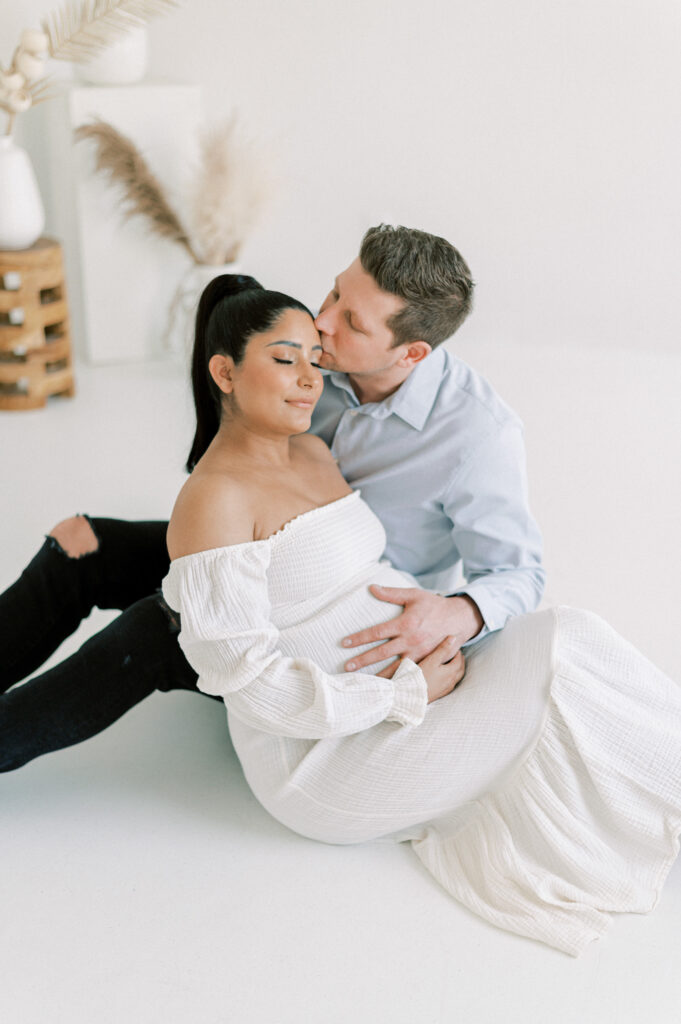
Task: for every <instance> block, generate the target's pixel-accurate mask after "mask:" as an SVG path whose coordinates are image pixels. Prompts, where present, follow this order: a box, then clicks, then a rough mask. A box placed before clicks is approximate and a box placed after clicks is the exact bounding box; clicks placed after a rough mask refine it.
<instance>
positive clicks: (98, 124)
mask: <svg viewBox="0 0 681 1024" xmlns="http://www.w3.org/2000/svg"><path fill="white" fill-rule="evenodd" d="M75 137H76V140H78V141H81V140H83V139H89V140H90V141H91V142H94V144H95V168H96V170H97V171H100V172H102V173H104V174H105V175H107V176H108V179H109V182H110V183H111V184H112V185H118V186H119V187H120V190H121V192H122V197H123V207H122V212H123V216H124V217H125V218H126V219H129V218H130V217H136V216H137V217H143V218H144V219H145V220H147V221H148V222H149V225H150V226H151V228H152V230H153V231H154V233H155V234H157V235H160V236H161V237H162V238H168V239H170V241H172V242H177V244H178V245H181V246H182V248H183V249H185V250H186V252H187V253H188V254H189V256H190V257H191V258H192V260H196V256H195V254H194V249H193V247H192V244H191V242H190V239H189V236H188V235H187V233H186V231H185V230H184V228H183V227H182V224H181V223H180V221H179V219H178V217H177V215H176V214H175V212H174V211H173V209H172V207H171V206H170V204H169V202H168V200H167V198H166V195H165V193H164V191H163V187H162V185H161V184H160V182H159V181H158V179H157V178H156V176H155V175H154V174H153V173H152V171H151V169H150V168H149V165H148V164H147V162H146V160H145V159H144V157H143V156H142V154H141V153H140V151H139V150H138V149H137V147H136V146H135V145H134V143H133V142H131V140H130V139H128V138H127V137H126V136H125V135H123V134H122V133H121V132H119V131H117V130H116V129H115V128H113V127H112V125H110V124H107V123H106V121H94V122H92V123H91V124H84V125H81V126H80V127H79V128H76V131H75Z"/></svg>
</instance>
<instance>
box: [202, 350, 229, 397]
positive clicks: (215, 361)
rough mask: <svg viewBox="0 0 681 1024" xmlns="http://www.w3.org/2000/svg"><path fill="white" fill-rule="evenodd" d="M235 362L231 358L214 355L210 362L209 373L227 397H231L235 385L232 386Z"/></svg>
mask: <svg viewBox="0 0 681 1024" xmlns="http://www.w3.org/2000/svg"><path fill="white" fill-rule="evenodd" d="M233 369H234V360H233V359H232V357H231V356H226V355H220V354H218V355H214V356H211V357H210V359H209V360H208V372H209V373H210V375H211V377H212V378H213V380H214V381H215V383H216V384H217V386H218V387H219V388H220V391H222V392H223V394H225V395H231V393H232V391H233V388H234V385H233V384H232V371H233Z"/></svg>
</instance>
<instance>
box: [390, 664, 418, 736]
mask: <svg viewBox="0 0 681 1024" xmlns="http://www.w3.org/2000/svg"><path fill="white" fill-rule="evenodd" d="M392 681H393V684H394V686H395V697H394V700H393V706H392V709H391V711H390V714H389V715H387V716H386V721H387V722H398V723H399V724H400V725H420V724H421V722H422V721H423V718H424V715H425V713H426V708H427V706H428V686H427V684H426V679H425V676H424V675H423V672H422V671H421V669H420V668H419V667H418V665H416V664H414V662H413V661H411V660H410V659H409V658H402V660H401V662H400V665H399V668H398V669H397V671H396V672H395V675H394V676H393V678H392Z"/></svg>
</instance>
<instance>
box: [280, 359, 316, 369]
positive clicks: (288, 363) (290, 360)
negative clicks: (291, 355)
mask: <svg viewBox="0 0 681 1024" xmlns="http://www.w3.org/2000/svg"><path fill="white" fill-rule="evenodd" d="M272 358H273V359H274V361H275V363H284V365H285V366H292V365H293V360H292V359H279V358H278V356H273V357H272ZM310 366H314V368H315V370H321V368H322V367H321V363H310Z"/></svg>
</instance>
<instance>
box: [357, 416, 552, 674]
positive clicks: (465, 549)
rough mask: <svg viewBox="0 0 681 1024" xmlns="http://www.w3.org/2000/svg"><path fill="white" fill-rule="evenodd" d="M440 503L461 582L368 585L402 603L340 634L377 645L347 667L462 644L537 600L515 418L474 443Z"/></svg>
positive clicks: (538, 583) (538, 578) (534, 542)
mask: <svg viewBox="0 0 681 1024" xmlns="http://www.w3.org/2000/svg"><path fill="white" fill-rule="evenodd" d="M443 510H444V512H445V513H446V515H447V516H448V518H449V519H450V521H451V523H452V544H453V546H454V548H455V549H456V552H457V553H458V555H459V556H460V558H461V560H462V563H463V571H464V576H465V579H466V583H465V584H464V585H463V586H462V587H461V589H460V591H459V592H458V593H457V594H455V595H449V596H447V597H443V596H440V595H437V594H432V593H429V592H428V591H419V590H413V589H398V588H372V593H373V594H374V596H375V597H377V598H379V599H380V600H384V601H391V602H393V603H396V604H400V605H403V606H404V609H405V610H404V612H403V614H402V615H400V616H398V617H397V618H395V619H392V620H390V622H387V623H382V624H381V625H380V626H376V627H372V628H371V629H368V630H364V631H362V632H361V633H356V634H354V635H353V636H351V637H348V638H346V640H345V641H344V646H347V647H354V646H359V645H360V644H366V643H378V644H379V646H378V647H376V648H373V649H372V650H369V651H366V652H365V653H364V654H362V655H359V656H358V657H356V658H351V659H350V661H349V662H346V669H347V670H348V671H353V670H355V671H356V670H357V669H359V668H363V667H364V666H366V665H370V664H374V663H375V662H377V661H379V660H381V659H382V658H386V657H391V656H398V657H399V656H402V657H404V656H407V657H410V658H412V659H413V660H418V658H419V657H424V656H425V654H427V653H429V652H430V651H431V650H432V649H433V648H434V647H435V646H436V645H437V644H438V643H439V642H440V641H441V640H442V637H443V636H446V635H456V636H457V638H458V639H459V640H460V646H464V645H465V644H467V643H469V642H470V641H472V640H479V639H481V638H482V637H483V636H485V635H486V634H487V633H489V632H491V631H493V630H496V629H501V627H502V626H503V625H504V624H505V622H506V621H507V619H508V618H509V617H510V616H511V615H520V614H522V613H524V612H527V611H532V610H533V609H534V608H536V606H537V604H538V603H539V600H540V598H541V595H542V592H543V588H544V579H545V573H544V570H543V568H542V567H541V535H540V533H539V530H538V528H537V525H536V523H535V521H534V519H533V518H532V515H531V514H530V511H529V507H528V502H527V479H526V469H525V449H524V443H523V437H522V428H521V426H520V423H519V422H518V421H508V422H507V423H506V424H504V425H503V426H502V427H500V429H499V430H498V431H496V432H495V433H494V434H492V435H490V436H488V437H487V438H486V439H484V440H483V441H482V442H481V443H480V444H479V445H478V446H476V449H475V451H474V452H473V453H472V454H471V456H470V457H469V459H468V460H467V461H466V462H465V463H464V465H463V466H462V467H461V469H460V470H459V472H458V473H457V474H456V476H455V478H454V479H453V480H452V482H451V484H450V486H449V488H448V490H447V492H446V495H445V498H444V500H443ZM374 652H375V653H374ZM351 666H352V667H351ZM391 667H392V666H391ZM389 671H390V668H389V669H387V670H386V673H387V672H389Z"/></svg>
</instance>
